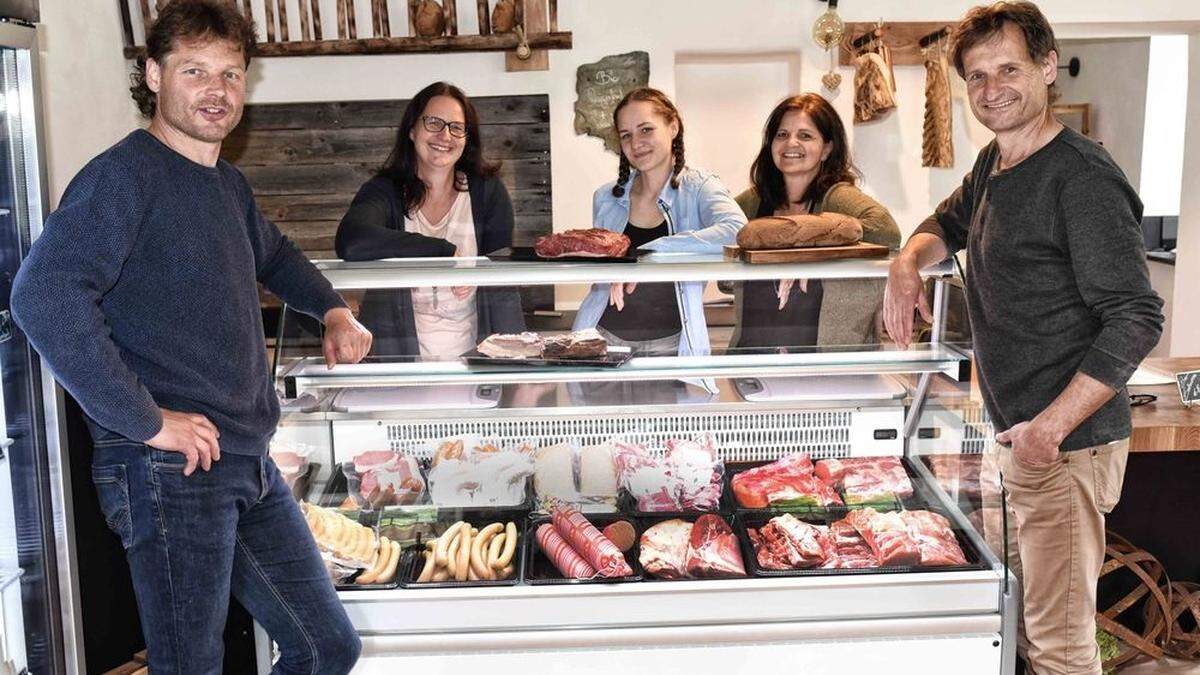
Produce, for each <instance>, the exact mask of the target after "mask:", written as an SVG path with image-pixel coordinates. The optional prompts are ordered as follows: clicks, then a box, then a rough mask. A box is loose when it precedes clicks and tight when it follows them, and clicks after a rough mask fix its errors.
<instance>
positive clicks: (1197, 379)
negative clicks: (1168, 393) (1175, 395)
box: [1175, 370, 1200, 408]
mask: <svg viewBox="0 0 1200 675" xmlns="http://www.w3.org/2000/svg"><path fill="white" fill-rule="evenodd" d="M1175 381H1176V382H1177V383H1178V384H1179V399H1180V400H1182V401H1183V404H1184V405H1186V406H1187V407H1189V408H1190V407H1192V405H1193V404H1196V403H1200V370H1189V371H1188V372H1186V373H1175Z"/></svg>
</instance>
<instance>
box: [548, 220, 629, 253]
mask: <svg viewBox="0 0 1200 675" xmlns="http://www.w3.org/2000/svg"><path fill="white" fill-rule="evenodd" d="M533 250H534V252H535V253H537V254H538V256H540V257H542V258H562V257H565V256H577V257H587V258H620V257H621V256H623V255H625V252H626V251H628V250H629V237H627V236H625V235H623V234H621V233H619V232H610V231H609V230H604V229H600V228H595V227H594V228H592V229H590V230H567V231H565V232H558V233H556V234H550V235H546V236H544V237H538V239H537V241H536V242H535V243H534V246H533Z"/></svg>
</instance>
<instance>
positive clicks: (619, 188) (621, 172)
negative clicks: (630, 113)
mask: <svg viewBox="0 0 1200 675" xmlns="http://www.w3.org/2000/svg"><path fill="white" fill-rule="evenodd" d="M634 101H645V102H646V103H649V104H650V105H651V106H653V107H654V112H655V113H656V114H658V115H659V116H660V117H662V118H663V119H665V120H666V121H667V123H668V124H670V123H671V122H675V124H676V125H677V126H678V127H679V133H677V134H675V138H673V139H671V155H672V156H673V157H674V158H675V163H674V165H673V166H672V169H671V187H672V188H676V189H678V188H679V174H681V173H683V167H684V164H685V160H684V155H683V118H682V117H680V115H679V109H678V108H676V107H675V104H674V103H672V102H671V99H669V98H667V95H666V94H664V93H662V92H661V91H659V90H657V89H653V88H651V87H641V88H638V89H634V90H632V91H630V92H629V93H628V94H625V97H624V98H622V99H621V102H620V103H618V104H617V107H616V108H613V129H616V128H617V126H618V125H617V114H619V113H620V112H621V108H624V107H625V106H627V105H629V104H630V103H633V102H634ZM620 155H621V159H620V163H619V164H618V166H617V184H616V185H614V186H613V189H612V194H613V196H614V197H621V196H623V195H624V194H625V184H626V183H628V182H629V158H627V157H626V156H625V153H624V152H621V153H620Z"/></svg>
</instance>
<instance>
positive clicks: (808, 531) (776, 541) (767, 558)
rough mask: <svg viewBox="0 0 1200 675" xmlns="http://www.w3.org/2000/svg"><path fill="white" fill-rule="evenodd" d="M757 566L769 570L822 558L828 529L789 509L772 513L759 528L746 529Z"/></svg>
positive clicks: (802, 566)
mask: <svg viewBox="0 0 1200 675" xmlns="http://www.w3.org/2000/svg"><path fill="white" fill-rule="evenodd" d="M748 532H749V534H750V541H751V543H753V544H754V548H755V552H756V555H757V558H758V566H759V567H762V568H763V569H771V570H791V569H806V568H810V567H816V566H818V565H820V564H821V563H823V562H825V560H826V558H827V557H828V555H829V544H828V537H829V534H828V532H824V531H823V528H820V527H818V526H816V525H812V524H810V523H806V522H804V521H802V520H800V519H799V518H797V517H795V516H793V515H792V514H790V513H785V514H783V515H781V516H776V517H774V518H772V519H771V520H769V521H767V524H765V525H763V526H762V527H761V528H760V529H758V530H757V531H756V530H748Z"/></svg>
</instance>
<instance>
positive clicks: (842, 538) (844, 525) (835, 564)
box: [821, 520, 879, 569]
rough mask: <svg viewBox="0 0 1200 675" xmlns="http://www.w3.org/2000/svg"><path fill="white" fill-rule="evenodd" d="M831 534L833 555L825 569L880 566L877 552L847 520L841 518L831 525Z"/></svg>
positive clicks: (826, 563) (826, 562) (827, 560)
mask: <svg viewBox="0 0 1200 675" xmlns="http://www.w3.org/2000/svg"><path fill="white" fill-rule="evenodd" d="M829 536H830V539H831V540H832V543H833V555H831V556H829V557H828V558H827V559H826V560H825V563H824V564H823V565H821V567H822V568H825V569H865V568H871V567H879V561H878V560H877V559H876V558H875V553H874V552H872V551H871V547H870V546H868V545H867V541H866V540H865V539H863V538H862V535H861V534H859V533H858V530H856V529H854V526H853V525H851V524H850V523H848V522H846V521H845V520H839V521H837V522H835V523H833V524H832V525H830V526H829Z"/></svg>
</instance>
